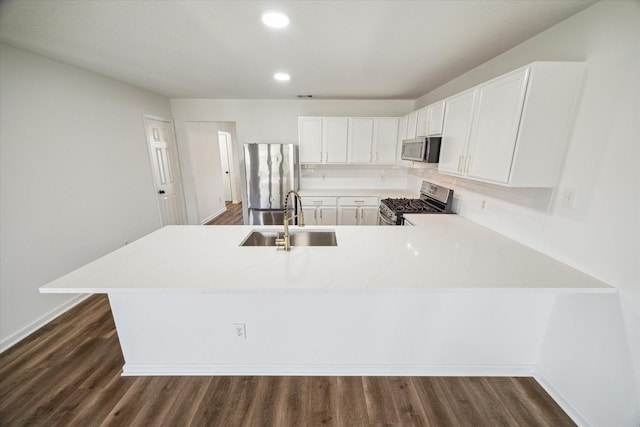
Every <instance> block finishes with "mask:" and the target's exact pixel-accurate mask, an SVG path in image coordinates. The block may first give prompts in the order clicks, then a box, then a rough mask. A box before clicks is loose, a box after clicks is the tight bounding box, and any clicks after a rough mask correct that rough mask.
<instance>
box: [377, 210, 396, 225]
mask: <svg viewBox="0 0 640 427" xmlns="http://www.w3.org/2000/svg"><path fill="white" fill-rule="evenodd" d="M378 219H379V220H380V221H381V222H384V223H385V224H387V225H396V224H395V223H394V222H392V221H390V220H388V219H387V218H386V217H385V216H384V215H382V212H380V211H378Z"/></svg>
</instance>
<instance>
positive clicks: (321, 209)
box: [318, 208, 322, 221]
mask: <svg viewBox="0 0 640 427" xmlns="http://www.w3.org/2000/svg"><path fill="white" fill-rule="evenodd" d="M318 209H319V210H320V221H322V209H320V208H318Z"/></svg>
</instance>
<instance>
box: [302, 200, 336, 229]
mask: <svg viewBox="0 0 640 427" xmlns="http://www.w3.org/2000/svg"><path fill="white" fill-rule="evenodd" d="M302 212H304V222H305V224H307V225H336V224H337V216H338V212H337V208H336V198H335V197H307V196H305V197H302Z"/></svg>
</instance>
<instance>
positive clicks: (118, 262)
mask: <svg viewBox="0 0 640 427" xmlns="http://www.w3.org/2000/svg"><path fill="white" fill-rule="evenodd" d="M422 217H428V221H427V218H424V221H425V223H424V224H423V225H422V226H421V227H376V226H361V227H355V226H354V227H351V226H338V227H305V229H306V230H312V229H333V230H335V232H336V236H337V241H338V246H336V247H293V248H292V249H291V251H289V252H286V251H284V250H282V249H280V248H275V247H241V246H239V244H240V243H241V242H242V241H243V240H244V238H245V237H246V236H247V234H248V233H249V232H251V230H254V229H281V227H276V226H263V227H255V226H167V227H164V228H162V229H160V230H158V231H156V232H154V233H151V234H149V235H148V236H146V237H143V238H141V239H139V240H137V241H135V242H133V243H131V244H129V245H128V246H124V247H122V248H120V249H118V250H116V251H114V252H112V253H110V254H108V255H106V256H104V257H102V258H100V259H98V260H96V261H94V262H92V263H90V264H87V265H85V266H84V267H81V268H79V269H77V270H75V271H73V272H71V273H69V274H67V275H66V276H63V277H61V278H60V279H57V280H54V281H53V282H51V283H49V284H47V285H45V286H43V287H42V288H40V290H41V292H43V293H110V292H149V291H153V292H199V293H208V292H287V291H322V292H332V291H367V290H387V291H392V292H394V291H398V290H420V291H422V290H456V291H457V290H491V289H494V290H495V289H500V290H518V289H528V290H536V291H540V290H550V291H554V292H557V291H563V292H564V291H568V292H615V291H616V290H615V288H613V287H611V286H609V285H607V284H605V283H603V282H601V281H599V280H597V279H595V278H593V277H590V276H588V275H586V274H584V273H582V272H580V271H577V270H575V269H573V268H571V267H568V266H566V265H564V264H562V263H560V262H558V261H556V260H554V259H552V258H550V257H548V256H545V255H543V254H541V253H539V252H536V251H534V250H532V249H530V248H527V247H526V246H523V245H521V244H519V243H517V242H515V241H513V240H511V239H508V238H506V237H504V236H501V235H499V234H497V233H495V232H493V231H491V230H488V229H486V228H484V227H482V226H479V225H477V224H475V223H473V222H470V221H468V220H465V219H463V218H461V217H459V216H457V215H422ZM295 229H296V227H292V230H295Z"/></svg>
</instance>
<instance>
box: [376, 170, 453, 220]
mask: <svg viewBox="0 0 640 427" xmlns="http://www.w3.org/2000/svg"><path fill="white" fill-rule="evenodd" d="M452 204H453V190H451V189H449V188H446V187H442V186H440V185H437V184H433V183H431V182H428V181H422V186H421V187H420V198H419V199H382V200H381V201H380V215H379V221H378V224H380V225H404V215H405V214H442V213H445V214H446V213H452V210H451V208H452Z"/></svg>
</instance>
